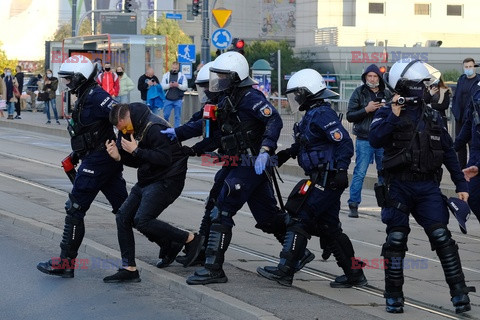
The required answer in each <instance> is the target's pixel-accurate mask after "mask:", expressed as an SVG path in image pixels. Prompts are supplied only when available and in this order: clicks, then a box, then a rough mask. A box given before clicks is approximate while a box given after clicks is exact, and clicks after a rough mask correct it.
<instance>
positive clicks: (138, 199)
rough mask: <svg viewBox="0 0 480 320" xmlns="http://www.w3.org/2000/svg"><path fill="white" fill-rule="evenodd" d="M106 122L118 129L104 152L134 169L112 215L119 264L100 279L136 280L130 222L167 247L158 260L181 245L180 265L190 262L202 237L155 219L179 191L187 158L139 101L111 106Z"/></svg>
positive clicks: (169, 256) (162, 122)
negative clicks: (134, 174) (183, 256)
mask: <svg viewBox="0 0 480 320" xmlns="http://www.w3.org/2000/svg"><path fill="white" fill-rule="evenodd" d="M110 122H111V123H112V124H113V125H114V126H116V127H117V129H118V130H119V133H118V139H117V142H116V143H115V141H113V140H111V141H107V142H106V147H107V151H108V154H109V155H110V156H111V157H112V158H113V159H115V160H116V161H121V162H122V163H123V164H124V165H127V166H130V167H134V168H138V170H137V178H138V182H137V183H136V184H135V185H134V186H133V188H132V190H131V191H130V194H129V196H128V198H127V200H125V202H124V203H123V205H122V206H121V207H120V209H119V210H118V213H117V215H116V222H117V231H118V242H119V244H120V251H121V254H122V268H121V269H119V270H118V272H117V273H116V274H114V275H112V276H108V277H106V278H105V279H103V281H104V282H139V281H140V277H139V274H138V271H137V268H136V264H135V239H134V237H133V229H132V227H135V228H136V229H137V230H138V231H140V232H141V233H143V234H144V235H145V236H146V237H147V238H148V240H150V241H152V242H155V243H157V244H158V245H159V246H160V247H161V248H162V249H163V251H168V252H169V254H167V255H166V256H165V257H164V259H167V260H169V262H172V261H173V260H174V259H175V257H176V256H177V254H178V253H179V252H180V250H182V248H183V247H184V246H185V250H186V253H187V258H186V260H185V261H184V266H188V265H190V264H191V263H192V262H193V261H194V260H195V259H196V257H197V255H198V253H199V252H200V249H201V246H202V243H203V238H202V237H201V236H199V235H198V234H193V233H189V232H187V231H184V230H181V229H178V228H176V227H174V226H172V225H170V224H168V223H166V222H164V221H161V220H158V219H157V217H158V216H159V215H160V214H161V213H162V212H163V210H165V209H166V208H167V207H168V206H169V205H170V204H172V203H173V202H174V201H175V200H176V199H177V198H178V197H179V196H180V194H181V192H182V190H183V187H184V184H185V177H186V172H187V159H188V157H187V156H185V155H184V154H183V152H182V145H181V144H180V142H179V141H178V140H177V139H174V140H172V141H171V140H170V139H168V138H167V136H165V135H164V134H162V133H161V132H160V131H161V130H165V129H166V128H169V127H170V125H169V124H168V123H167V122H166V121H165V120H163V119H162V118H160V117H158V116H156V115H154V114H152V113H151V112H150V109H149V108H148V106H146V105H144V104H142V103H132V104H117V105H115V106H114V107H113V108H112V111H111V112H110Z"/></svg>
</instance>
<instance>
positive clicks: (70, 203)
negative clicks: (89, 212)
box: [65, 193, 85, 219]
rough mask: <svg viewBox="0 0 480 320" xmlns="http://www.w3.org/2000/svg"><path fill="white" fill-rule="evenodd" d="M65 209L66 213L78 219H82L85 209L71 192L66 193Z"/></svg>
mask: <svg viewBox="0 0 480 320" xmlns="http://www.w3.org/2000/svg"><path fill="white" fill-rule="evenodd" d="M65 211H66V212H67V215H69V216H72V217H75V218H78V219H83V218H84V217H85V211H84V210H83V208H82V206H81V205H80V204H79V203H78V202H77V199H75V197H74V196H73V195H72V194H71V193H69V194H68V200H67V201H66V202H65Z"/></svg>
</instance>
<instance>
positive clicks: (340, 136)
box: [330, 128, 343, 141]
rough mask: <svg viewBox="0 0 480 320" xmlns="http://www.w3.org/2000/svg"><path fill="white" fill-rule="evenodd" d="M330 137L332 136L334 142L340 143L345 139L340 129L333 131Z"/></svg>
mask: <svg viewBox="0 0 480 320" xmlns="http://www.w3.org/2000/svg"><path fill="white" fill-rule="evenodd" d="M330 135H331V136H332V139H333V140H334V141H340V140H342V139H343V133H342V131H340V129H338V128H337V129H335V130H332V131H330Z"/></svg>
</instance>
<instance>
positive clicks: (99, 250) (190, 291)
mask: <svg viewBox="0 0 480 320" xmlns="http://www.w3.org/2000/svg"><path fill="white" fill-rule="evenodd" d="M0 216H1V217H3V218H4V219H5V220H7V221H8V222H10V223H11V224H13V225H15V226H18V227H22V228H25V229H28V230H29V231H31V232H34V233H36V234H39V235H41V236H44V237H46V238H49V239H56V240H58V241H59V242H60V241H61V239H62V234H63V230H60V229H58V228H56V227H53V226H51V225H48V224H46V223H43V222H40V221H36V220H33V219H30V218H26V217H22V216H19V215H16V214H13V213H11V212H7V211H4V210H0ZM79 252H84V253H87V254H90V255H93V256H97V257H99V258H102V259H120V252H119V251H117V250H114V249H112V248H109V247H107V246H104V245H102V244H100V243H98V242H95V241H93V240H91V239H88V238H84V240H83V243H82V246H81V247H80V249H79ZM136 260H137V266H138V267H140V268H141V269H142V270H146V271H148V272H151V273H153V274H155V275H156V276H157V279H159V280H160V283H161V285H163V286H164V287H167V288H168V289H169V290H172V291H174V292H176V293H179V294H182V295H184V296H185V297H187V298H188V299H190V300H193V301H195V302H197V303H201V304H203V305H204V306H206V307H208V308H210V309H213V310H215V311H218V312H220V313H222V314H225V315H227V316H229V317H231V318H233V319H238V320H250V319H251V320H254V319H260V320H280V318H277V317H276V316H275V315H274V314H272V313H270V312H268V311H265V310H262V309H260V308H257V307H255V306H252V305H249V304H247V303H245V302H243V301H241V300H238V299H236V298H233V297H231V296H228V295H226V294H224V293H222V292H218V291H215V290H213V289H210V288H209V287H207V286H190V285H187V284H186V282H185V279H184V278H183V277H180V276H177V275H176V274H173V273H170V272H168V271H166V270H164V269H158V268H157V267H154V266H152V265H150V264H148V263H146V262H144V261H142V260H140V259H138V258H137V259H136Z"/></svg>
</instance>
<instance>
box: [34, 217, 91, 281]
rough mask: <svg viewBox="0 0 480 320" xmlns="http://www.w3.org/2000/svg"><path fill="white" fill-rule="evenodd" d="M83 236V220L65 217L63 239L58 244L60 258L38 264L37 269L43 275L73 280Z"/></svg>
mask: <svg viewBox="0 0 480 320" xmlns="http://www.w3.org/2000/svg"><path fill="white" fill-rule="evenodd" d="M84 235H85V225H84V223H83V219H79V218H74V217H72V216H71V215H68V214H67V216H66V217H65V226H64V227H63V238H62V242H61V243H60V248H61V251H60V258H59V259H51V260H48V261H46V262H40V263H39V264H38V265H37V269H38V270H40V271H41V272H43V273H46V274H50V275H55V276H61V277H62V278H73V277H74V270H75V267H76V266H75V265H76V264H75V261H74V259H75V258H76V257H77V254H78V248H80V245H81V244H82V240H83V236H84Z"/></svg>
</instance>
